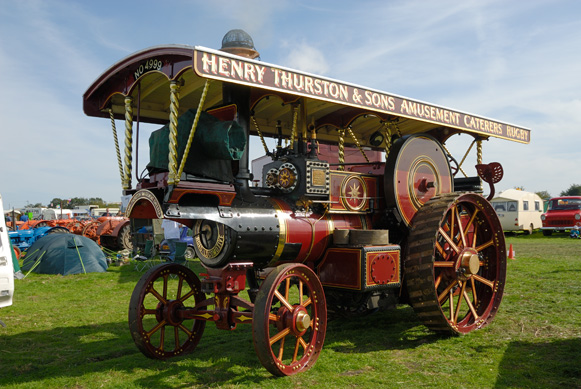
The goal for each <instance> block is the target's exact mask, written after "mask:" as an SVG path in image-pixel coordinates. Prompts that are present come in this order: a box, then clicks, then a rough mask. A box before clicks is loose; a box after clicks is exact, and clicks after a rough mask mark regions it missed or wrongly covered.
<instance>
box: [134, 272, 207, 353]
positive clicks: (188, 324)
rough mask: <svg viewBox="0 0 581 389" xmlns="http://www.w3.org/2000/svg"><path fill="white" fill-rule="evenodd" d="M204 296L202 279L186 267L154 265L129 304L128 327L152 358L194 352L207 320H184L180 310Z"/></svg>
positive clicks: (192, 305) (138, 344) (201, 299)
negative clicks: (201, 284) (201, 285)
mask: <svg viewBox="0 0 581 389" xmlns="http://www.w3.org/2000/svg"><path fill="white" fill-rule="evenodd" d="M205 299H206V296H205V294H204V293H202V291H201V288H200V280H199V279H198V277H197V276H196V275H195V274H194V272H193V271H191V270H190V269H188V268H187V267H185V266H182V265H178V264H175V263H169V264H161V265H158V266H155V267H153V268H151V269H150V270H149V271H148V272H147V273H145V274H144V275H143V277H141V279H140V280H139V282H138V283H137V285H136V286H135V289H134V290H133V294H132V295H131V301H130V303H129V329H130V330H131V336H132V337H133V340H134V341H135V344H136V345H137V348H138V349H139V350H140V351H141V352H142V353H143V354H144V355H145V356H147V357H149V358H153V359H168V358H171V357H175V356H178V355H183V354H187V353H190V352H192V351H193V350H194V349H195V348H196V346H197V345H198V342H199V341H200V338H201V337H202V334H203V332H204V328H205V326H206V322H205V321H203V320H195V319H184V318H183V317H182V315H181V312H182V311H184V310H185V308H186V307H194V306H195V305H196V304H197V303H199V302H201V301H204V300H205Z"/></svg>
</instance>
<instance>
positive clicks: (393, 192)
mask: <svg viewBox="0 0 581 389" xmlns="http://www.w3.org/2000/svg"><path fill="white" fill-rule="evenodd" d="M258 57H259V54H258V51H257V50H256V49H255V47H254V41H253V40H252V38H251V37H250V36H249V35H248V34H247V33H246V32H244V31H243V30H232V31H230V32H228V33H227V34H226V35H225V36H224V38H223V39H222V47H221V48H220V50H215V49H210V48H206V47H202V46H189V45H165V46H155V47H150V48H146V49H144V50H141V51H138V52H136V53H134V54H131V55H129V56H128V57H126V58H123V59H121V60H119V61H118V62H116V63H115V64H113V65H112V66H111V67H109V68H108V69H107V70H106V71H105V72H104V73H103V74H102V75H100V76H99V77H97V79H96V80H95V82H94V83H93V84H91V85H90V86H89V88H88V89H87V90H86V92H85V94H84V95H83V109H84V112H85V114H86V115H88V116H91V117H100V118H104V119H106V120H104V122H105V121H106V122H107V123H110V125H111V132H112V134H113V140H114V142H113V143H114V144H115V145H119V144H120V143H121V142H119V141H118V137H117V133H118V131H117V123H122V125H123V126H124V134H125V138H124V139H125V140H124V147H123V150H121V147H119V146H116V151H117V155H120V157H119V158H118V164H119V166H118V167H119V174H120V175H121V182H122V185H121V186H122V192H123V195H124V196H131V199H130V200H129V202H128V205H127V209H126V216H127V217H128V218H129V220H130V223H131V225H132V229H133V231H136V230H139V229H140V228H142V226H146V225H150V224H151V220H154V219H164V218H168V219H172V220H175V221H177V222H179V223H182V224H184V225H186V226H187V227H188V228H190V229H191V230H192V231H193V238H194V244H193V246H194V249H195V252H196V256H197V258H199V261H200V266H201V267H203V270H202V272H200V276H198V275H197V274H196V273H194V271H192V270H191V269H189V268H187V267H185V266H183V265H180V264H175V263H166V264H160V265H158V266H155V267H152V268H150V269H149V270H148V271H147V272H145V273H144V274H143V276H142V277H141V279H140V280H139V281H138V283H137V285H136V286H135V288H134V290H133V293H132V295H131V298H130V300H129V329H130V332H131V335H132V338H133V341H134V342H135V345H136V346H137V348H138V349H139V350H140V351H141V352H142V353H143V354H144V355H145V356H146V357H149V358H153V359H160V360H165V359H169V358H173V357H176V356H181V355H184V354H188V353H191V352H193V351H194V350H195V348H196V346H197V345H198V343H199V341H200V339H201V337H202V334H203V331H204V328H205V325H206V324H207V323H213V324H214V325H216V327H217V328H218V329H222V330H227V331H231V330H234V329H236V328H237V327H238V326H244V325H249V326H251V328H252V334H253V336H252V342H253V344H254V348H255V351H256V354H257V357H258V359H259V361H260V362H261V364H262V365H263V366H264V367H265V368H266V369H267V370H268V371H269V372H271V373H272V374H274V375H276V376H285V375H292V374H297V373H301V372H304V371H307V370H308V369H310V368H311V367H312V366H313V365H314V364H315V362H316V360H317V358H318V357H319V355H320V353H321V350H322V348H323V344H324V340H325V334H326V329H327V318H328V315H333V316H339V317H344V316H356V317H361V318H362V319H361V320H365V319H364V317H365V316H366V315H365V314H367V313H372V312H375V311H377V310H381V309H389V308H390V307H393V306H396V305H397V304H409V305H411V306H412V307H413V309H414V311H415V312H416V313H417V316H418V318H419V320H421V321H422V323H423V324H425V325H426V326H427V327H428V328H429V329H431V330H433V331H435V332H438V333H444V334H451V335H461V334H468V333H471V332H472V331H474V330H477V329H480V328H482V327H484V326H486V325H488V324H490V323H491V322H492V321H493V318H494V317H495V315H496V313H497V311H498V309H499V306H500V303H501V300H502V295H503V290H504V286H505V282H506V267H507V262H506V257H507V256H506V245H505V240H504V234H503V229H502V226H501V224H500V221H499V219H498V216H497V214H496V213H495V211H494V208H493V207H492V205H491V204H490V202H489V200H490V199H491V198H492V196H493V193H494V185H495V184H496V183H497V182H498V181H500V179H501V178H502V176H503V168H502V165H500V163H498V162H495V161H491V162H488V163H485V162H484V161H483V159H482V156H483V153H482V144H483V141H484V140H487V139H489V138H492V137H494V138H499V139H504V140H509V141H514V142H517V143H520V144H527V143H529V142H530V130H529V129H527V128H525V127H522V126H518V125H514V124H510V123H507V122H503V121H499V120H493V119H489V118H486V117H484V116H480V115H476V114H469V113H466V112H463V111H459V110H455V109H451V108H446V107H443V106H439V105H435V104H430V103H426V102H422V101H419V100H414V99H411V98H407V97H402V96H399V95H395V94H391V93H387V92H383V91H380V90H377V89H373V88H368V87H364V86H360V85H356V84H352V83H349V82H343V81H339V80H335V79H331V78H327V77H323V76H318V75H314V74H310V73H306V72H302V71H300V70H296V69H290V68H287V67H284V66H279V65H274V64H270V63H268V62H264V61H262V60H259V59H258ZM362 66H364V65H362ZM139 123H148V124H154V125H155V124H157V125H159V126H160V127H159V129H158V130H155V131H153V132H152V133H151V135H150V139H149V145H150V148H149V163H148V164H147V166H146V169H145V170H143V169H137V167H136V166H135V170H136V171H134V166H133V161H138V157H137V156H136V155H135V154H136V153H137V151H138V150H137V148H134V147H133V139H134V136H135V137H137V134H136V132H137V129H139V128H140V126H139ZM458 134H461V136H465V137H467V139H469V140H472V143H471V145H470V147H469V148H468V150H467V151H466V153H465V156H466V155H467V154H468V152H470V151H471V150H474V151H475V152H476V161H477V165H476V166H475V168H476V172H477V174H478V175H477V176H468V175H466V174H465V172H464V169H463V167H462V165H463V162H464V161H465V160H466V158H465V157H464V158H460V156H457V157H458V158H457V157H454V156H453V155H452V153H451V152H450V151H449V150H448V148H447V147H446V141H447V140H448V139H449V138H450V137H451V136H454V135H458ZM252 145H257V146H258V154H259V155H263V156H267V157H268V158H266V161H262V163H261V164H260V170H257V171H252V168H251V164H250V156H251V155H253V154H254V153H255V152H256V151H253V150H251V147H252ZM474 145H475V146H476V147H474V148H473V147H472V146H474ZM121 154H122V155H123V156H122V157H121ZM458 161H460V162H458ZM137 170H139V171H137ZM142 171H144V173H143V174H142ZM258 177H260V179H258ZM483 187H484V188H483ZM484 190H486V191H488V192H489V194H488V196H485V195H484Z"/></svg>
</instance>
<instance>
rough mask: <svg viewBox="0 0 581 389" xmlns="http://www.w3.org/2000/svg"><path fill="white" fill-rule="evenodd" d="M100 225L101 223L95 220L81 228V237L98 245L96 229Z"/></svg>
mask: <svg viewBox="0 0 581 389" xmlns="http://www.w3.org/2000/svg"><path fill="white" fill-rule="evenodd" d="M100 225H101V222H100V221H97V220H95V221H92V222H89V223H87V224H85V226H84V227H83V232H82V235H83V236H85V237H87V238H89V239H92V240H94V241H96V242H97V243H99V237H98V236H97V229H98V228H99V226H100Z"/></svg>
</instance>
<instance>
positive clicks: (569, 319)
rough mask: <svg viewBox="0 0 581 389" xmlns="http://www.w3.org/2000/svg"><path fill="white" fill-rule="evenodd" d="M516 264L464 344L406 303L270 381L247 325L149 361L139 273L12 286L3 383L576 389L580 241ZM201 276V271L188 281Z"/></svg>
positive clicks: (0, 345) (342, 324) (562, 241)
mask: <svg viewBox="0 0 581 389" xmlns="http://www.w3.org/2000/svg"><path fill="white" fill-rule="evenodd" d="M509 244H512V245H513V248H514V251H515V253H516V259H515V260H509V261H508V276H507V285H506V288H505V294H504V299H503V302H502V304H501V307H500V310H499V312H498V314H497V316H496V319H495V320H494V321H493V323H492V324H491V325H489V326H488V327H486V328H485V329H482V330H479V331H475V332H473V333H471V334H469V335H467V336H462V337H443V336H438V335H435V334H434V333H431V332H430V331H428V330H427V329H426V328H425V327H424V326H423V325H422V324H421V323H420V322H419V321H418V320H417V318H416V316H415V314H414V312H413V310H412V309H411V308H410V307H408V306H400V307H398V309H395V310H391V311H384V312H379V313H376V314H373V315H370V316H367V317H363V318H354V319H349V320H345V319H341V320H339V319H336V320H333V321H330V322H329V323H328V328H327V336H326V340H325V347H324V348H323V351H322V353H321V355H320V357H319V360H318V361H317V364H316V365H315V366H314V367H313V368H312V369H311V370H309V371H308V372H306V373H304V374H300V375H297V376H293V377H285V378H273V377H272V376H271V375H270V374H269V373H268V372H267V371H266V370H265V369H264V368H263V367H262V365H260V363H259V361H258V358H257V357H256V354H255V351H254V346H253V341H252V332H251V328H250V325H246V326H242V325H241V326H239V327H238V328H237V329H236V330H234V331H231V332H228V331H221V330H217V329H216V328H215V326H214V325H213V324H211V323H208V325H207V326H206V330H205V332H204V335H203V337H202V340H201V341H200V344H199V345H198V348H197V349H196V350H195V351H194V353H192V354H190V355H187V356H184V357H179V358H175V359H172V360H169V361H165V362H164V361H157V360H151V359H148V358H145V357H144V356H143V355H142V354H141V353H140V352H139V351H138V350H137V348H136V347H135V345H134V343H133V340H132V339H131V336H130V334H129V330H128V324H127V308H128V304H129V297H130V295H131V292H132V290H133V287H134V286H135V284H136V283H137V281H138V279H139V277H140V276H141V274H143V273H139V272H136V271H135V269H134V267H133V265H128V266H122V267H111V268H110V269H109V271H107V272H106V273H100V274H97V273H94V274H89V275H75V276H67V277H61V276H54V275H52V276H49V275H36V274H31V275H30V276H28V277H27V278H26V279H25V280H16V281H15V282H16V293H15V298H14V305H13V306H11V307H7V308H4V309H2V310H0V319H2V320H3V321H4V322H5V323H6V324H7V326H8V327H7V328H0V386H1V387H7V388H29V387H31V388H46V387H55V388H56V387H59V388H61V387H75V388H96V387H106V388H112V387H115V388H119V387H120V388H139V387H148V388H153V387H155V388H165V387H167V388H170V387H171V388H183V387H216V386H219V387H282V388H287V387H288V388H291V387H312V386H321V387H395V388H399V387H401V388H410V387H413V388H415V387H445V388H450V387H456V388H493V387H494V388H504V387H510V388H558V387H563V388H571V387H581V325H580V324H581V299H580V297H579V296H580V295H581V283H580V282H579V278H580V277H581V240H573V239H569V238H568V237H566V235H554V236H551V237H543V236H542V234H540V233H535V234H533V235H531V236H524V235H515V236H508V237H507V245H509ZM199 271H201V268H197V269H196V272H199Z"/></svg>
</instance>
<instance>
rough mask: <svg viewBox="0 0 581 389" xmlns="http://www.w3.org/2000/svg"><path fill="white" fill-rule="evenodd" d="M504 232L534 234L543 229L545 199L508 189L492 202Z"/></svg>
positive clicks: (529, 193)
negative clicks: (542, 218)
mask: <svg viewBox="0 0 581 389" xmlns="http://www.w3.org/2000/svg"><path fill="white" fill-rule="evenodd" d="M491 203H492V206H493V207H494V210H495V211H496V213H497V215H498V218H499V220H500V223H501V225H502V229H503V230H504V231H525V232H526V233H528V234H532V233H533V230H536V229H537V228H541V224H542V223H541V213H542V212H543V199H541V198H540V197H539V195H537V194H535V193H531V192H525V191H523V190H518V189H507V190H505V191H503V192H502V193H500V194H498V196H496V197H495V198H493V199H492V200H491Z"/></svg>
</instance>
